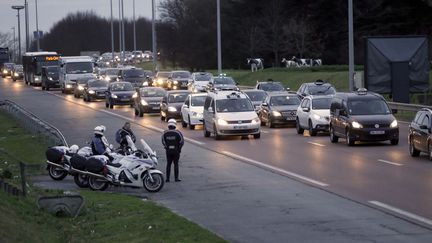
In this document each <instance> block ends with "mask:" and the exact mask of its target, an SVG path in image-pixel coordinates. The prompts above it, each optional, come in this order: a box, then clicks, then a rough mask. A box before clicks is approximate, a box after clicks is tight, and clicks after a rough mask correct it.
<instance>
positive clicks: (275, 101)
mask: <svg viewBox="0 0 432 243" xmlns="http://www.w3.org/2000/svg"><path fill="white" fill-rule="evenodd" d="M299 104H300V99H299V98H298V97H297V96H287V95H280V96H273V97H271V98H270V105H271V106H284V105H299Z"/></svg>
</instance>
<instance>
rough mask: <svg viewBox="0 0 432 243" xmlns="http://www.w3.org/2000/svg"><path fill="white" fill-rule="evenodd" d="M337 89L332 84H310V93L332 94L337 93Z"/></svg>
mask: <svg viewBox="0 0 432 243" xmlns="http://www.w3.org/2000/svg"><path fill="white" fill-rule="evenodd" d="M335 93H336V90H335V89H334V88H333V86H330V85H315V86H309V94H310V95H331V94H335Z"/></svg>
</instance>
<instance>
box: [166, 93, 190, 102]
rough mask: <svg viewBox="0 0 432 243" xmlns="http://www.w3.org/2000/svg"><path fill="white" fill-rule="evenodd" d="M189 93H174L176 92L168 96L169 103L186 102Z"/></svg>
mask: <svg viewBox="0 0 432 243" xmlns="http://www.w3.org/2000/svg"><path fill="white" fill-rule="evenodd" d="M188 95H189V94H188V93H174V94H170V95H169V97H168V102H169V103H181V102H185V100H186V98H187V96H188Z"/></svg>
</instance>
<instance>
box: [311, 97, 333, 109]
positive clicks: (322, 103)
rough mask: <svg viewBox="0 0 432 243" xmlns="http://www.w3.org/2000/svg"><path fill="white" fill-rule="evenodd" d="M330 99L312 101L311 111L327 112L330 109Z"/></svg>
mask: <svg viewBox="0 0 432 243" xmlns="http://www.w3.org/2000/svg"><path fill="white" fill-rule="evenodd" d="M331 100H332V99H331V98H319V99H313V100H312V109H313V110H328V109H330V103H331Z"/></svg>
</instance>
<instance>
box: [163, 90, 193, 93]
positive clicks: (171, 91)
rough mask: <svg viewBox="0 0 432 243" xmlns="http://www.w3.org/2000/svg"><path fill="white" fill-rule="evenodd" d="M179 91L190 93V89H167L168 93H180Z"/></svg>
mask: <svg viewBox="0 0 432 243" xmlns="http://www.w3.org/2000/svg"><path fill="white" fill-rule="evenodd" d="M179 93H188V94H189V93H190V91H188V90H169V91H167V94H179Z"/></svg>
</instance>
